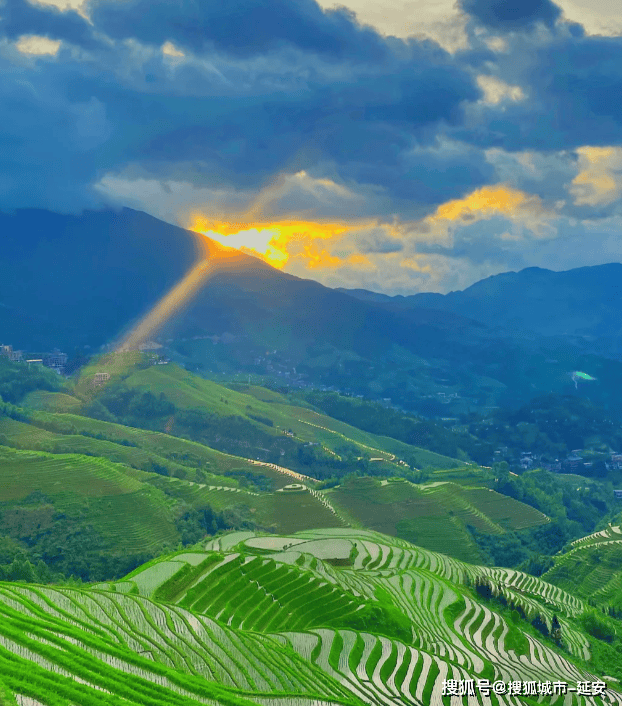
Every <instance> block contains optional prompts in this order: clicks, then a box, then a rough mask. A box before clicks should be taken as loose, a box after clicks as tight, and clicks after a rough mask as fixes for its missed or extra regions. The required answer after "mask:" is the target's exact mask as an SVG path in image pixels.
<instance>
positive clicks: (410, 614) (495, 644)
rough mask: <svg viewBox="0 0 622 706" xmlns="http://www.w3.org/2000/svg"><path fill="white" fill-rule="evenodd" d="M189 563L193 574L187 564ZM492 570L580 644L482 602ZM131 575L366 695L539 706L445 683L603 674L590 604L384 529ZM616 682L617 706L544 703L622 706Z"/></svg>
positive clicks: (252, 537) (190, 557)
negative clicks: (588, 627)
mask: <svg viewBox="0 0 622 706" xmlns="http://www.w3.org/2000/svg"><path fill="white" fill-rule="evenodd" d="M178 565H179V566H185V568H184V569H177V570H175V569H176V567H177V566H178ZM478 576H480V577H483V576H485V577H487V578H488V579H489V580H490V581H491V583H492V584H493V585H494V586H495V587H496V588H495V590H497V591H499V592H502V593H504V595H506V597H512V598H513V599H515V602H517V603H520V605H521V606H522V607H523V610H524V611H525V613H526V614H527V615H533V614H535V613H536V612H537V613H540V614H541V615H543V616H545V619H546V620H547V622H548V621H551V620H552V617H553V614H555V615H557V616H558V619H559V620H560V623H561V626H562V637H563V641H564V644H565V645H566V651H565V652H560V651H559V649H557V648H556V647H555V645H554V644H553V643H552V642H547V641H545V640H543V639H542V638H541V636H540V635H539V634H538V633H536V632H535V631H533V630H531V631H530V630H526V629H525V627H524V625H516V624H515V623H514V622H512V621H509V620H508V619H507V617H505V615H504V614H502V613H500V612H499V611H498V610H496V609H495V607H494V605H495V604H494V603H488V604H487V603H482V602H481V600H479V599H478V598H477V595H476V594H475V593H474V592H473V591H472V590H470V589H469V588H468V582H472V581H473V580H474V579H475V578H476V577H478ZM158 580H160V581H161V583H160V584H159V585H158V586H156V583H157V582H158ZM127 581H128V582H133V583H135V584H136V585H137V586H140V592H141V594H144V595H145V600H146V596H148V595H149V594H148V593H147V589H146V586H149V587H151V589H152V593H151V596H152V597H154V598H156V599H157V600H158V601H160V602H161V605H162V610H163V611H166V610H173V609H175V610H185V611H187V613H186V614H192V615H195V616H197V618H200V619H201V620H210V621H212V623H214V621H215V623H214V624H218V625H221V626H222V630H229V631H234V632H235V634H237V636H238V639H240V640H241V639H242V637H241V636H242V635H245V636H248V635H250V634H252V635H254V636H255V637H257V636H259V635H261V636H262V638H265V639H268V638H269V639H270V640H274V641H276V642H278V643H279V645H280V646H281V647H282V648H283V649H285V650H288V653H289V654H291V653H295V654H296V655H297V656H298V657H299V658H300V659H302V660H304V662H305V663H306V665H307V667H308V668H310V669H311V668H312V669H317V670H319V671H321V673H322V674H324V675H326V676H327V677H328V678H329V679H330V680H331V682H330V683H331V684H339V685H340V687H341V688H342V689H343V690H344V691H345V692H347V694H348V695H349V698H351V699H353V700H355V701H357V702H360V703H365V704H372V705H376V704H391V705H395V706H397V705H398V704H420V705H421V706H423V705H425V706H428V705H430V704H438V705H439V706H440V705H441V704H443V705H447V706H457V704H468V705H469V706H470V705H475V704H478V706H483V705H485V704H501V705H503V704H508V705H509V704H512V705H515V706H518V705H519V704H527V703H532V702H531V701H529V700H523V699H521V698H520V697H515V696H511V695H508V694H505V695H503V694H497V695H495V694H492V693H491V695H490V698H489V699H488V698H485V697H482V696H481V695H479V696H471V697H469V696H468V695H464V696H463V697H457V696H452V697H450V696H443V695H442V692H443V683H444V682H445V681H446V680H448V679H455V680H469V679H472V680H474V683H475V684H477V683H478V680H481V679H489V680H490V682H491V683H492V682H493V681H496V680H502V681H503V682H504V683H509V682H516V681H525V682H546V681H551V682H554V681H563V682H567V683H568V684H569V685H571V686H573V687H574V685H575V684H576V682H578V681H590V682H592V681H600V680H601V678H603V677H602V675H600V674H593V673H591V672H590V671H589V669H586V667H585V663H586V662H585V660H589V658H590V645H589V642H588V640H587V639H586V638H585V636H584V634H583V632H582V631H581V630H579V629H578V628H577V626H576V624H575V619H576V618H577V616H578V615H580V614H581V613H582V612H583V611H584V610H585V609H586V604H585V603H584V602H583V601H581V600H580V599H578V598H576V597H574V596H572V595H570V594H568V593H566V592H565V591H563V590H562V589H560V588H559V587H556V586H553V585H551V584H549V583H547V582H545V581H543V580H542V579H538V578H536V577H534V576H530V575H527V574H523V573H521V572H519V571H515V570H510V569H495V568H489V567H479V566H474V565H470V564H465V563H463V562H461V561H459V560H457V559H453V558H450V557H448V556H445V555H443V554H438V553H435V552H431V551H428V550H426V549H423V548H420V547H414V546H412V545H411V544H409V543H408V542H406V541H404V540H400V539H396V538H393V537H388V536H386V535H381V534H379V533H376V532H373V531H365V530H357V529H354V528H332V529H331V528H326V529H318V530H307V531H303V532H298V533H296V534H293V535H289V536H279V537H277V536H274V535H261V534H257V533H250V532H247V533H244V532H237V533H231V534H230V535H225V536H224V537H222V538H218V539H215V540H211V541H210V543H209V544H208V545H207V547H206V550H205V552H193V553H192V554H188V553H187V552H186V553H185V554H184V553H177V554H174V555H171V556H169V557H168V558H167V559H166V560H164V561H161V562H159V563H156V564H155V565H154V564H151V565H148V566H147V567H146V568H145V569H144V570H141V569H138V570H137V571H135V572H134V573H133V574H132V575H130V576H129V577H127ZM110 595H111V596H116V595H117V594H110ZM128 599H130V600H133V601H137V600H139V599H138V598H137V597H135V596H127V597H126V601H127V600H128ZM98 600H101V598H98ZM112 600H117V599H116V597H115V598H113V599H112ZM387 605H390V606H392V610H394V611H396V612H395V613H394V614H393V615H396V614H397V613H399V614H400V615H401V616H403V618H402V622H401V623H399V621H398V623H399V624H397V623H394V622H392V621H391V619H388V618H387V615H388V614H386V613H385V614H383V615H384V616H385V617H384V618H382V619H378V618H376V619H369V618H368V616H371V615H372V614H373V611H374V610H381V609H383V608H382V606H384V607H385V608H386V606H387ZM374 606H376V608H374ZM161 624H162V625H164V622H162V623H161ZM405 626H407V630H406V631H405V629H404V627H405ZM240 631H241V632H240ZM249 631H250V632H249ZM244 639H246V638H244ZM229 649H230V648H229ZM273 664H274V663H273ZM274 666H275V665H274ZM609 684H610V686H608V687H607V691H606V697H605V700H604V701H603V700H601V699H600V697H597V696H593V697H592V696H588V695H581V694H578V693H576V692H572V691H571V692H569V693H568V694H565V695H562V694H557V695H550V696H547V697H546V700H545V701H544V702H541V703H546V704H549V703H550V704H559V706H561V705H562V704H563V705H564V706H579V704H581V705H582V706H587V705H588V704H589V705H590V706H592V705H593V706H596V704H604V703H618V704H622V693H620V692H619V691H616V690H615V689H614V688H612V686H611V685H612V684H613V682H610V683H609ZM533 703H536V702H535V701H534V702H533Z"/></svg>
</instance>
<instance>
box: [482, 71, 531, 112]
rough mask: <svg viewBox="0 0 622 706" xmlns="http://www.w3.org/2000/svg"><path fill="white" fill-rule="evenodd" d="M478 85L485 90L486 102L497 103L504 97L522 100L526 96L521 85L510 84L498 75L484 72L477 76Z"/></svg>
mask: <svg viewBox="0 0 622 706" xmlns="http://www.w3.org/2000/svg"><path fill="white" fill-rule="evenodd" d="M477 85H478V86H479V87H480V88H481V89H482V91H483V92H484V103H488V104H490V105H497V104H498V103H500V102H501V101H502V100H504V99H509V100H511V101H520V100H523V99H524V98H525V94H524V93H523V89H522V88H521V87H520V86H510V85H508V84H507V83H505V82H504V81H502V80H501V79H499V78H497V77H496V76H486V75H483V74H482V75H480V76H478V77H477Z"/></svg>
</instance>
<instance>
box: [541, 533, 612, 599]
mask: <svg viewBox="0 0 622 706" xmlns="http://www.w3.org/2000/svg"><path fill="white" fill-rule="evenodd" d="M544 578H545V579H546V580H547V581H550V582H551V583H554V584H555V585H556V586H560V587H561V588H564V589H565V590H568V591H572V592H573V593H574V594H576V595H578V596H581V597H583V598H586V599H587V598H589V599H591V600H592V601H595V602H596V603H598V604H599V605H603V606H608V607H611V608H614V609H616V610H617V611H619V610H620V609H622V528H621V527H619V526H612V525H609V526H608V527H606V528H605V529H604V530H601V531H599V532H594V533H593V534H590V535H588V536H587V537H582V538H581V539H577V540H575V541H574V542H572V545H571V549H570V550H569V551H568V552H566V553H565V554H562V555H561V556H558V557H557V558H556V559H555V564H554V566H553V567H552V568H551V569H549V570H548V571H547V572H546V574H544Z"/></svg>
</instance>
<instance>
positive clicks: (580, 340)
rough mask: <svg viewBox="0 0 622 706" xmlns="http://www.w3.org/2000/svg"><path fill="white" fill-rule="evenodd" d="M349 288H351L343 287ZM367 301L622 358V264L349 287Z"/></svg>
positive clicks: (528, 269)
mask: <svg viewBox="0 0 622 706" xmlns="http://www.w3.org/2000/svg"><path fill="white" fill-rule="evenodd" d="M341 291H346V290H341ZM349 293H350V294H351V295H352V296H355V297H357V298H359V299H361V300H362V301H375V302H383V303H384V304H386V305H391V306H394V307H396V308H405V309H406V308H419V307H423V308H428V309H441V310H443V311H450V312H452V313H454V314H458V315H460V316H465V317H468V318H472V319H476V320H477V321H480V322H482V323H484V324H486V325H487V326H493V327H496V326H500V327H503V328H507V329H508V330H509V331H513V332H515V333H518V334H519V335H520V334H525V333H527V332H535V333H537V334H539V335H540V336H547V337H548V336H564V337H568V338H569V339H570V340H571V341H572V342H573V343H576V344H577V345H579V346H581V347H582V348H584V349H586V350H590V351H592V352H594V353H598V354H600V355H608V356H612V357H615V358H617V359H620V358H622V341H621V337H620V333H621V332H622V264H620V263H610V264H606V265H597V266H593V267H580V268H577V269H574V270H568V271H565V272H553V271H551V270H546V269H542V268H539V267H528V268H527V269H524V270H521V271H520V272H504V273H502V274H499V275H494V276H493V277H487V278H486V279H483V280H480V281H479V282H476V283H475V284H473V285H471V286H470V287H468V288H467V289H465V290H464V291H457V292H450V293H449V294H446V295H443V294H432V293H422V294H414V295H411V296H406V297H403V296H396V297H388V296H386V295H379V294H376V293H374V292H367V291H365V290H360V289H357V290H349Z"/></svg>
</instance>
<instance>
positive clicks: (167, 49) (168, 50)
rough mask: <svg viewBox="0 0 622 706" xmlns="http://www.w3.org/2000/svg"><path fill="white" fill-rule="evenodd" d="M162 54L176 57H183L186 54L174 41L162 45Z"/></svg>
mask: <svg viewBox="0 0 622 706" xmlns="http://www.w3.org/2000/svg"><path fill="white" fill-rule="evenodd" d="M162 54H164V55H165V56H169V57H172V58H175V59H182V58H183V57H185V56H186V55H185V54H184V52H183V51H181V49H178V48H177V47H176V46H175V45H174V44H173V43H172V42H165V43H164V44H163V45H162Z"/></svg>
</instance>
